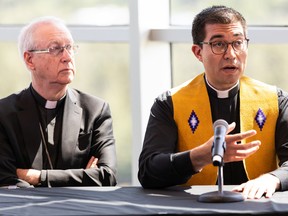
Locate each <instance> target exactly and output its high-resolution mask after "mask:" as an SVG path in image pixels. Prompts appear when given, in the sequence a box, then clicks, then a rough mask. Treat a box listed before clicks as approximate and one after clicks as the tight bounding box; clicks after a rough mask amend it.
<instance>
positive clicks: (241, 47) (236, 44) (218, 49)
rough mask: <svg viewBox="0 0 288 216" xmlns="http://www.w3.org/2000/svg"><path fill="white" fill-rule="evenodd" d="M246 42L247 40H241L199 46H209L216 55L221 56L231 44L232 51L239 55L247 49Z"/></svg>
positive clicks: (214, 42) (213, 42)
mask: <svg viewBox="0 0 288 216" xmlns="http://www.w3.org/2000/svg"><path fill="white" fill-rule="evenodd" d="M248 42H249V39H247V38H245V39H241V40H235V41H232V42H230V43H228V42H226V41H212V42H200V44H207V45H210V47H211V50H212V52H213V53H214V54H216V55H221V54H223V53H226V51H227V49H228V45H229V44H231V45H232V47H233V49H234V51H235V52H238V53H241V52H243V51H246V50H247V48H248Z"/></svg>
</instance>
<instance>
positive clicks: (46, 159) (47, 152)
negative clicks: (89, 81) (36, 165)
mask: <svg viewBox="0 0 288 216" xmlns="http://www.w3.org/2000/svg"><path fill="white" fill-rule="evenodd" d="M31 92H32V95H33V96H34V99H35V101H36V103H37V105H38V111H39V113H38V114H39V119H40V122H39V123H40V124H39V127H41V128H40V132H41V140H42V141H41V143H42V150H43V167H42V168H43V169H53V168H54V167H57V158H58V157H57V155H58V154H59V151H60V143H61V134H62V120H63V110H64V102H65V99H64V98H65V97H63V98H62V99H61V100H59V101H55V104H53V103H54V101H53V102H50V101H47V100H46V99H44V98H43V97H41V96H40V95H39V94H38V93H37V92H36V91H35V89H33V87H32V86H31ZM51 104H52V105H51ZM42 132H43V133H42Z"/></svg>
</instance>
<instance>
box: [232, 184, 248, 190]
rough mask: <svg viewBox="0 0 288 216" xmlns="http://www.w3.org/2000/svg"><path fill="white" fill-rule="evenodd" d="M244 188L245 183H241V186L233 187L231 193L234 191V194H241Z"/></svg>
mask: <svg viewBox="0 0 288 216" xmlns="http://www.w3.org/2000/svg"><path fill="white" fill-rule="evenodd" d="M244 187H245V183H243V184H241V185H238V186H236V187H234V188H233V189H232V191H235V192H242V191H243V188H244Z"/></svg>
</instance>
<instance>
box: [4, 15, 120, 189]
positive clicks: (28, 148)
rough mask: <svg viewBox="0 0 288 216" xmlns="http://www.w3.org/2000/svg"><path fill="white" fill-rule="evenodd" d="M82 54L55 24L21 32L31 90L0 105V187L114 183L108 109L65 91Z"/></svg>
mask: <svg viewBox="0 0 288 216" xmlns="http://www.w3.org/2000/svg"><path fill="white" fill-rule="evenodd" d="M77 48H78V47H77V45H75V44H74V40H73V38H72V35H71V33H70V32H69V30H68V28H67V27H66V26H65V24H64V23H63V21H62V20H60V19H58V18H55V17H41V18H39V19H36V20H34V21H33V22H31V23H30V24H28V25H27V26H25V27H24V28H23V29H22V31H21V33H20V36H19V51H20V55H21V57H22V58H23V60H24V62H25V64H26V67H27V69H28V70H29V71H30V73H31V85H30V86H29V87H28V88H27V89H24V90H23V91H21V92H19V93H15V94H12V95H10V96H8V97H6V98H3V99H1V100H0V159H1V160H0V185H1V186H10V185H16V186H17V187H31V186H43V187H56V186H112V185H116V152H115V140H114V136H113V129H112V118H111V113H110V109H109V105H108V104H107V103H106V102H105V101H104V100H102V99H100V98H97V97H94V96H92V95H89V94H85V93H83V92H81V91H79V90H76V89H72V88H69V87H68V85H69V84H70V83H71V82H72V80H73V79H74V76H75V73H76V68H75V60H74V57H75V52H76V51H77Z"/></svg>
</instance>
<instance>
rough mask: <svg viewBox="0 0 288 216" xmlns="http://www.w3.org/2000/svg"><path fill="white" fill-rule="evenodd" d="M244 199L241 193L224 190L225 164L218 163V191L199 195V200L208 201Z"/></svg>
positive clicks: (223, 201)
mask: <svg viewBox="0 0 288 216" xmlns="http://www.w3.org/2000/svg"><path fill="white" fill-rule="evenodd" d="M243 200H244V197H243V195H242V194H241V193H237V192H233V191H223V164H220V165H218V191H212V192H208V193H204V194H202V195H200V196H199V197H198V201H199V202H206V203H227V202H241V201H243Z"/></svg>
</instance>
